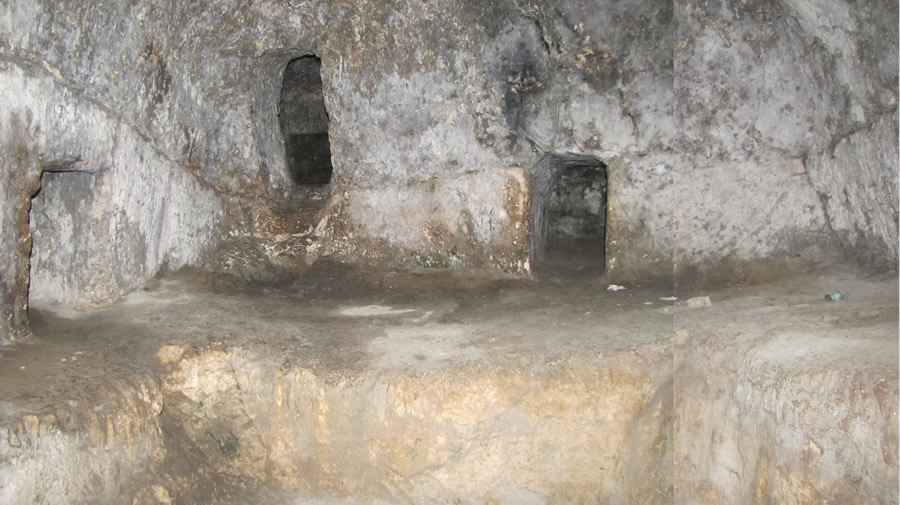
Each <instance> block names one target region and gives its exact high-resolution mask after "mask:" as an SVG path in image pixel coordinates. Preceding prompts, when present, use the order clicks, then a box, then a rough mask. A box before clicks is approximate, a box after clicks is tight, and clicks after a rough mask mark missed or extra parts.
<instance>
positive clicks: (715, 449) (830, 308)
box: [673, 275, 900, 504]
mask: <svg viewBox="0 0 900 505" xmlns="http://www.w3.org/2000/svg"><path fill="white" fill-rule="evenodd" d="M835 285H841V286H843V289H845V290H848V291H852V292H853V297H852V299H849V298H848V299H845V300H843V301H841V302H839V303H837V302H826V301H823V300H822V299H818V300H816V301H812V300H815V299H817V298H818V296H814V295H813V293H818V292H826V291H827V290H828V289H831V288H832V287H833V286H835ZM782 286H783V288H788V289H789V290H790V292H791V293H790V294H785V295H782V296H778V297H774V298H766V297H763V296H761V295H763V293H771V292H772V290H777V289H779V288H778V287H777V286H771V287H768V288H765V289H760V290H758V291H756V292H754V290H739V291H731V292H722V293H719V294H717V296H715V299H716V303H715V305H714V306H713V307H709V308H706V309H704V310H702V311H686V312H677V313H676V314H675V318H674V322H675V328H676V343H675V349H674V356H673V357H674V375H673V377H674V391H675V393H674V394H675V397H674V428H673V438H674V440H675V442H674V483H675V493H674V496H675V502H676V503H696V504H713V503H792V504H801V503H803V504H807V503H826V502H828V503H859V504H862V503H884V504H896V503H898V501H897V500H898V479H897V471H898V470H897V468H898V467H897V454H898V452H897V451H898V445H897V444H898V387H900V386H898V372H897V365H898V360H897V339H896V335H895V333H896V331H897V310H896V307H897V297H896V293H894V290H895V286H896V278H895V279H892V280H891V281H890V282H889V283H888V284H887V285H886V286H884V288H885V289H884V290H878V289H873V287H874V286H872V285H871V284H868V283H865V282H860V281H857V280H854V279H852V278H851V277H849V276H846V275H845V276H838V277H826V278H824V279H822V278H820V279H817V280H815V281H812V280H810V279H808V278H807V279H806V280H804V281H802V282H799V283H796V282H794V283H790V284H788V283H783V284H782ZM858 318H862V319H858ZM799 321H803V324H797V323H798V322H799Z"/></svg>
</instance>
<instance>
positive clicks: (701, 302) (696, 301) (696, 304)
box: [687, 296, 712, 309]
mask: <svg viewBox="0 0 900 505" xmlns="http://www.w3.org/2000/svg"><path fill="white" fill-rule="evenodd" d="M687 306H688V308H689V309H702V308H704V307H712V300H710V299H709V297H708V296H695V297H693V298H689V299H688V301H687Z"/></svg>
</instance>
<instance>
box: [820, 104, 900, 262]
mask: <svg viewBox="0 0 900 505" xmlns="http://www.w3.org/2000/svg"><path fill="white" fill-rule="evenodd" d="M897 135H898V129H897V112H896V109H895V110H894V113H893V114H886V115H883V116H881V117H879V118H877V119H876V120H874V121H873V122H872V123H871V125H869V126H867V127H865V128H863V129H862V130H860V131H858V132H855V133H853V134H851V135H849V136H847V137H845V138H843V139H841V140H840V141H839V142H838V143H837V145H835V146H834V148H833V150H831V151H823V152H822V153H820V154H818V155H816V156H812V157H810V158H809V159H808V160H807V167H808V170H809V173H810V180H811V181H812V182H813V186H814V187H815V188H816V190H817V191H818V193H819V196H820V198H822V200H823V202H824V207H825V211H826V212H827V216H828V223H829V225H830V227H831V229H832V230H833V231H834V232H836V233H837V235H838V237H839V238H840V240H841V242H842V244H843V245H844V249H845V250H846V251H847V255H848V256H849V257H851V258H854V259H856V260H858V261H860V262H861V263H863V264H866V265H869V266H873V267H876V268H895V267H896V266H897V244H898V240H897V222H898V216H900V210H898V195H897V190H898V185H900V180H898V175H897V174H898V170H897V159H898V156H900V154H898V150H897Z"/></svg>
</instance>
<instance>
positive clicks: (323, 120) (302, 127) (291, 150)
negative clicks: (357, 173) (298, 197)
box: [278, 55, 333, 186]
mask: <svg viewBox="0 0 900 505" xmlns="http://www.w3.org/2000/svg"><path fill="white" fill-rule="evenodd" d="M278 122H279V126H280V127H281V134H282V135H283V136H284V154H285V162H286V164H287V169H288V172H289V173H290V175H291V179H293V181H294V182H295V183H296V184H297V185H298V186H310V185H325V184H329V183H331V175H332V172H333V168H332V165H331V143H330V142H329V140H328V112H327V111H326V110H325V99H324V97H323V95H322V76H321V60H320V59H319V58H318V57H316V56H314V55H310V56H302V57H300V58H296V59H293V60H291V61H290V62H289V63H288V64H287V67H286V68H285V71H284V81H283V83H282V86H281V97H280V99H279V103H278Z"/></svg>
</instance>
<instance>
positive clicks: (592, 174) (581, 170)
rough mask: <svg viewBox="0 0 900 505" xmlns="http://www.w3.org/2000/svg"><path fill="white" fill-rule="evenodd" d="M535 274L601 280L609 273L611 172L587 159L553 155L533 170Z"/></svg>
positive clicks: (604, 165)
mask: <svg viewBox="0 0 900 505" xmlns="http://www.w3.org/2000/svg"><path fill="white" fill-rule="evenodd" d="M533 181H534V184H533V188H532V219H533V223H532V230H533V235H532V236H533V241H534V242H533V243H532V260H533V267H534V269H535V271H536V272H542V271H543V272H550V273H555V274H572V275H585V274H596V275H600V274H603V273H604V272H605V267H606V257H605V254H606V209H607V205H608V201H607V166H606V164H604V163H603V162H602V161H600V160H598V159H596V158H594V157H592V156H588V155H577V154H565V155H549V156H546V157H545V158H544V159H542V160H541V161H540V162H539V163H538V164H537V165H536V166H535V168H534V173H533Z"/></svg>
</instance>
